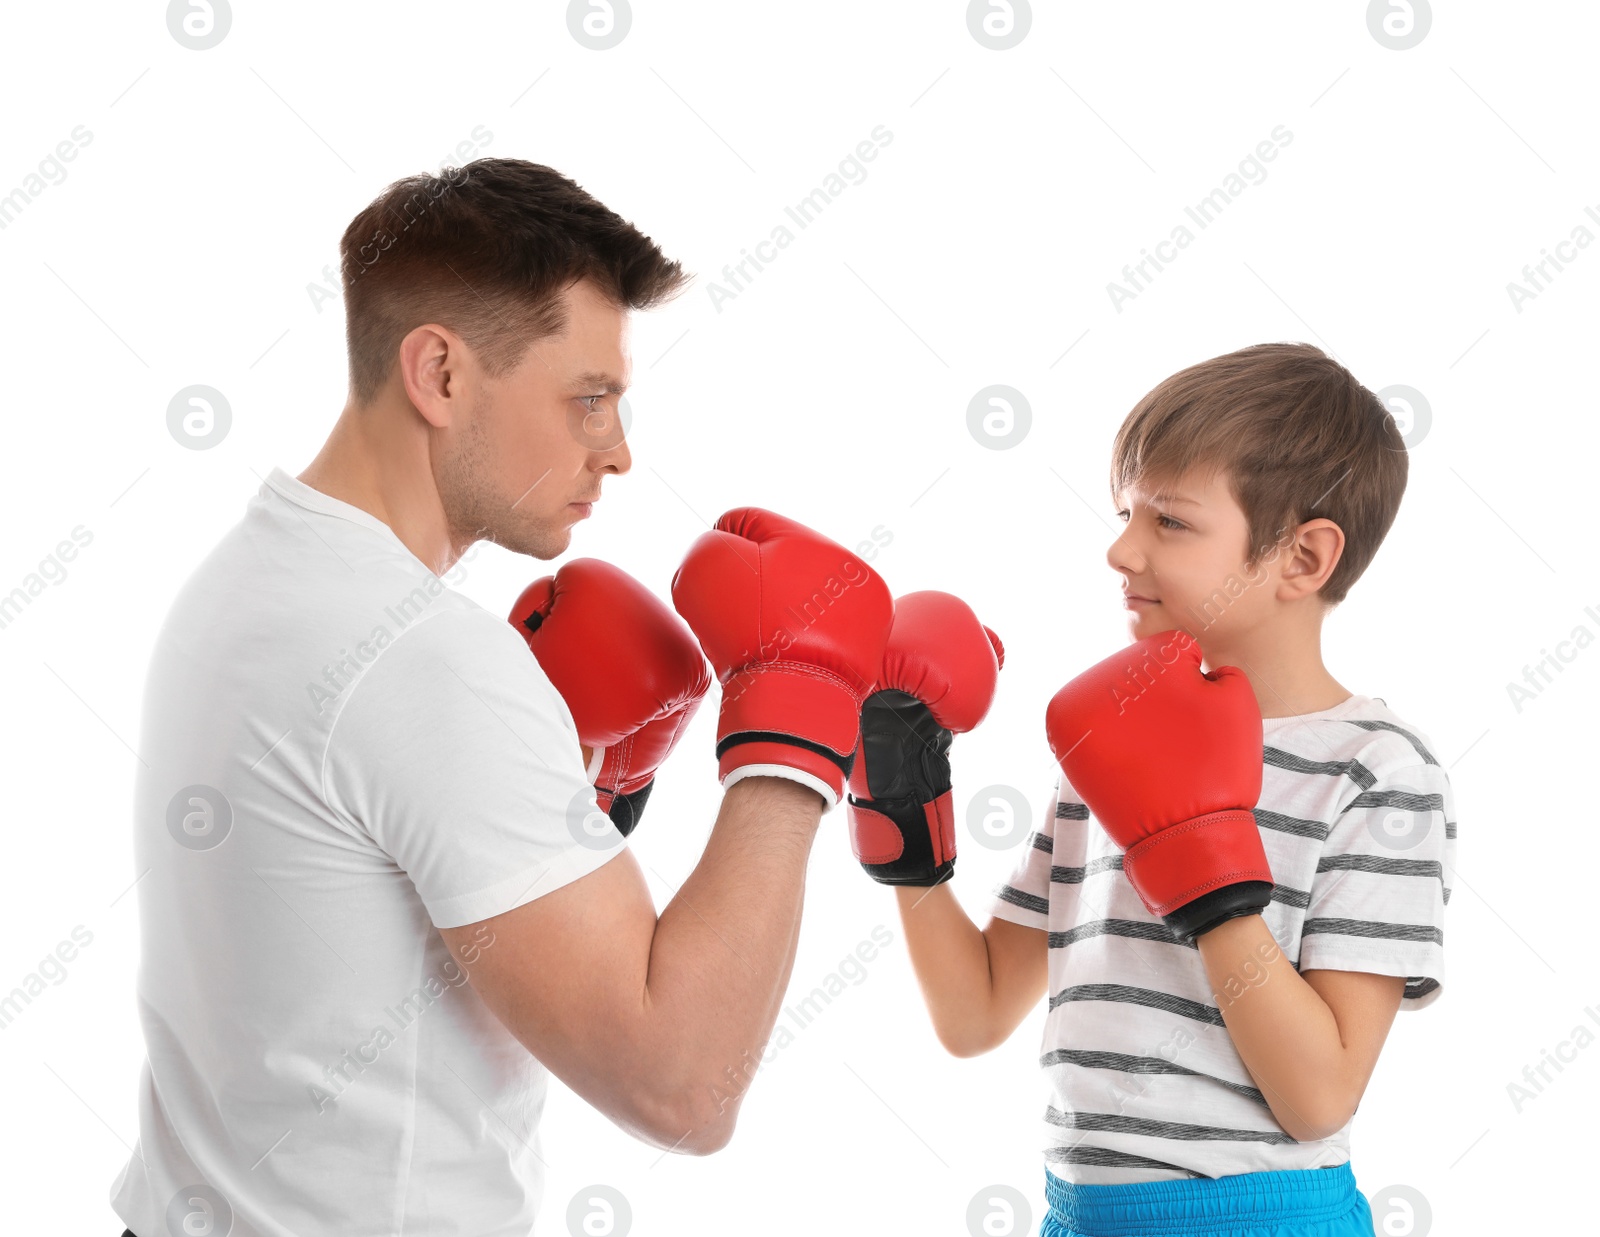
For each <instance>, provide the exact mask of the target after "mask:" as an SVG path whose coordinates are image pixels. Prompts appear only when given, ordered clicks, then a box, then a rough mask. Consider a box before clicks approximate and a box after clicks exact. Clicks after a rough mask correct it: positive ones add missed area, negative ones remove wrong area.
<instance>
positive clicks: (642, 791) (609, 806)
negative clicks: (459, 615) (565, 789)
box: [510, 558, 711, 836]
mask: <svg viewBox="0 0 1600 1237" xmlns="http://www.w3.org/2000/svg"><path fill="white" fill-rule="evenodd" d="M510 618H511V624H512V626H514V627H515V628H516V629H517V630H518V631H519V632H521V633H522V636H523V639H525V640H527V642H528V647H529V648H530V649H532V650H533V655H534V656H535V657H537V658H538V659H539V665H540V666H542V667H543V668H544V672H545V674H546V675H548V676H549V679H550V682H551V683H553V684H554V685H555V689H556V690H557V691H558V692H560V693H561V698H562V699H563V700H565V701H566V702H567V708H568V709H570V710H571V712H572V720H573V722H574V724H575V725H576V726H577V728H578V738H579V739H580V740H581V741H582V743H583V745H584V746H585V747H591V748H593V749H594V756H593V759H592V761H591V764H590V769H589V776H590V778H591V780H592V781H593V782H594V784H595V797H596V799H597V800H598V801H599V804H600V810H601V811H603V812H605V813H606V814H607V815H608V816H610V817H611V821H612V823H613V824H615V825H616V827H617V831H618V832H619V833H621V834H623V835H624V836H627V834H629V833H630V832H632V830H633V827H634V825H635V824H637V823H638V820H639V816H640V814H641V813H642V812H643V811H644V805H645V801H646V800H647V799H648V798H649V797H650V789H651V787H652V786H653V785H654V779H655V775H656V769H657V768H658V767H659V766H660V764H661V762H662V761H663V760H665V759H666V758H667V753H668V752H670V751H671V750H672V748H673V746H674V745H675V744H676V743H677V742H678V736H679V735H681V734H682V733H683V731H684V728H685V727H687V726H688V724H689V719H690V718H692V717H693V716H694V712H695V710H696V709H698V708H699V707H700V701H701V699H702V698H703V697H704V696H705V694H706V692H707V690H709V689H710V687H711V675H710V673H709V672H708V671H707V669H706V663H705V658H703V657H702V656H701V655H700V646H699V644H698V643H696V641H695V638H694V633H692V632H691V631H690V630H689V629H688V628H687V627H685V626H684V625H683V620H682V619H680V618H679V617H678V616H677V615H676V614H674V613H673V612H672V611H671V610H669V609H667V607H666V605H665V604H664V603H663V602H662V601H661V600H660V599H659V598H658V597H656V595H655V594H654V593H652V592H651V591H650V590H649V589H647V588H646V587H645V586H644V585H643V584H640V583H639V581H637V580H635V579H634V578H633V577H632V576H630V575H629V574H628V573H627V572H625V571H623V570H621V569H620V568H618V567H613V566H612V565H611V564H610V563H603V562H601V561H600V560H599V559H597V558H575V559H573V560H572V561H571V562H570V563H567V564H566V565H565V566H564V567H562V568H561V570H560V571H558V572H556V574H555V575H553V576H545V577H544V578H543V579H539V580H535V581H534V582H533V583H532V584H530V585H528V587H527V588H525V589H523V591H522V596H520V597H518V598H517V604H516V605H514V606H513V607H512V608H511V616H510Z"/></svg>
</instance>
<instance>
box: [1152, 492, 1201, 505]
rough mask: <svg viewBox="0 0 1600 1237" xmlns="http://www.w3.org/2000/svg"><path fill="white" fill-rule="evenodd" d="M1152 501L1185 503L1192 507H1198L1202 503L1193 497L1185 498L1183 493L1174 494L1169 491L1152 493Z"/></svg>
mask: <svg viewBox="0 0 1600 1237" xmlns="http://www.w3.org/2000/svg"><path fill="white" fill-rule="evenodd" d="M1150 501H1151V502H1157V503H1183V504H1187V505H1188V506H1190V507H1198V506H1199V505H1200V504H1199V503H1198V502H1196V501H1195V500H1194V499H1192V498H1185V497H1184V496H1183V495H1182V494H1174V493H1170V492H1168V491H1162V492H1161V493H1159V494H1152V495H1150Z"/></svg>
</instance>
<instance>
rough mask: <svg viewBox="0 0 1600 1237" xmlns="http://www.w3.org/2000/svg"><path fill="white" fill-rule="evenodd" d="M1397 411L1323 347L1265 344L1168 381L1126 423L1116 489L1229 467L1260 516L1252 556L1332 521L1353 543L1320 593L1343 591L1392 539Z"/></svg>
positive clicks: (1399, 471)
mask: <svg viewBox="0 0 1600 1237" xmlns="http://www.w3.org/2000/svg"><path fill="white" fill-rule="evenodd" d="M1406 467H1407V455H1406V444H1405V442H1404V440H1403V439H1402V438H1401V436H1400V429H1399V427H1398V426H1397V425H1396V424H1395V422H1394V418H1393V417H1392V416H1391V415H1390V414H1389V410H1388V409H1387V408H1385V407H1384V405H1383V401H1382V400H1380V399H1379V398H1378V397H1377V396H1376V395H1374V394H1373V393H1372V392H1371V391H1369V390H1367V388H1366V387H1364V386H1362V385H1361V384H1360V383H1359V382H1357V381H1356V379H1355V376H1354V375H1353V374H1352V373H1351V372H1350V371H1349V370H1348V369H1346V368H1345V367H1344V366H1343V365H1341V364H1339V362H1337V361H1335V360H1334V359H1333V358H1332V357H1330V356H1328V355H1327V354H1326V353H1325V352H1323V351H1322V350H1321V349H1320V348H1317V347H1314V346H1313V345H1311V344H1303V343H1275V344H1256V345H1254V346H1253V347H1249V348H1241V349H1239V350H1238V351H1237V352H1229V353H1227V354H1226V355H1224V356H1219V357H1213V358H1211V359H1210V360H1209V361H1201V362H1200V363H1199V364H1198V365H1191V366H1189V368H1188V369H1183V370H1179V371H1178V372H1177V373H1175V374H1173V375H1172V376H1171V377H1170V378H1167V379H1165V380H1164V381H1162V382H1160V383H1158V384H1157V385H1156V387H1155V388H1154V389H1153V390H1151V391H1150V392H1149V394H1147V395H1146V396H1145V397H1144V398H1143V399H1141V400H1140V401H1139V402H1138V404H1137V405H1135V406H1134V409H1133V411H1132V412H1130V413H1129V414H1128V417H1127V419H1126V420H1125V421H1123V423H1122V428H1121V429H1119V430H1118V431H1117V439H1116V443H1115V445H1114V446H1113V447H1112V451H1111V493H1112V495H1113V497H1114V496H1115V495H1116V494H1117V493H1118V492H1120V491H1121V490H1122V489H1123V488H1124V487H1125V486H1128V485H1132V484H1139V483H1146V482H1148V483H1150V484H1152V485H1156V484H1170V483H1172V482H1175V481H1176V480H1177V479H1178V478H1180V477H1182V476H1183V475H1184V474H1185V473H1187V472H1188V471H1189V470H1190V469H1192V468H1198V469H1200V470H1201V471H1202V472H1203V473H1209V472H1211V471H1213V470H1221V471H1222V472H1223V473H1224V474H1225V475H1226V476H1227V478H1228V484H1229V488H1230V490H1231V491H1232V493H1233V497H1234V501H1236V502H1237V503H1238V504H1239V507H1240V509H1241V510H1242V511H1243V512H1244V514H1245V519H1246V520H1247V521H1248V522H1249V527H1250V534H1249V536H1250V540H1249V543H1248V547H1247V558H1246V565H1247V566H1252V567H1253V566H1254V565H1255V564H1256V563H1257V562H1259V561H1260V560H1261V558H1262V557H1263V555H1266V554H1268V553H1269V552H1270V551H1272V549H1273V547H1274V546H1275V545H1277V544H1278V541H1279V538H1280V537H1282V536H1283V535H1284V534H1285V533H1286V532H1287V531H1289V530H1291V529H1293V528H1294V527H1295V525H1297V524H1301V523H1303V522H1305V521H1306V520H1311V519H1316V518H1319V517H1321V518H1325V519H1329V520H1332V521H1333V522H1334V523H1335V524H1337V525H1338V526H1339V527H1340V529H1342V530H1343V532H1344V553H1343V554H1342V555H1341V556H1340V558H1339V562H1338V564H1337V565H1336V566H1335V567H1334V569H1333V573H1332V574H1331V575H1330V576H1329V577H1328V580H1327V582H1326V583H1325V584H1324V585H1323V586H1322V591H1321V597H1322V600H1323V602H1324V604H1325V605H1329V606H1333V605H1337V604H1338V603H1339V602H1341V601H1343V600H1344V598H1345V594H1346V593H1348V592H1349V591H1350V586H1351V585H1352V584H1354V583H1355V582H1356V581H1357V580H1358V579H1360V577H1361V573H1362V572H1363V571H1365V570H1366V569H1367V564H1368V563H1370V562H1371V561H1372V557H1373V555H1374V554H1376V553H1377V552H1378V546H1379V545H1381V544H1382V543H1383V538H1384V536H1385V534H1387V533H1388V531H1389V526H1390V525H1391V524H1392V523H1394V517H1395V512H1397V511H1398V510H1399V509H1400V498H1401V496H1402V495H1403V494H1404V493H1405V489H1406Z"/></svg>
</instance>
